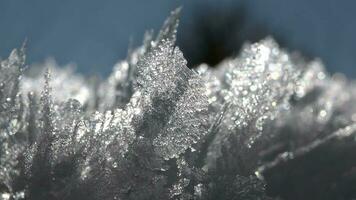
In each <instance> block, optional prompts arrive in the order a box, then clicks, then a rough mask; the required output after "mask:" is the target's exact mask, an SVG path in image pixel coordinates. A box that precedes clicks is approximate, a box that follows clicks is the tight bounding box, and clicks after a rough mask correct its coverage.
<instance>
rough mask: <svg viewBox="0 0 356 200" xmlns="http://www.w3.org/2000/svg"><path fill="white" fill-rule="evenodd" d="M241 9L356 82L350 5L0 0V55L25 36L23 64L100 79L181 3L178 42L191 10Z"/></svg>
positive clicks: (325, 0)
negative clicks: (67, 68) (51, 63)
mask: <svg viewBox="0 0 356 200" xmlns="http://www.w3.org/2000/svg"><path fill="white" fill-rule="evenodd" d="M240 4H241V5H242V4H243V5H244V13H245V14H244V16H245V18H246V19H247V21H248V23H249V24H259V25H261V26H263V28H264V29H265V30H267V33H268V34H271V35H272V36H276V38H277V40H278V38H280V40H282V43H283V45H284V46H285V47H287V48H288V49H290V50H299V51H301V52H302V53H304V54H305V55H307V56H310V57H320V58H321V59H322V60H323V61H324V63H325V64H326V66H327V68H328V70H329V71H330V72H332V73H333V72H343V73H346V74H347V76H349V77H356V56H355V52H356V37H355V36H356V20H355V19H356V12H355V6H356V1H351V0H350V1H336V0H334V1H332V0H313V1H312V0H298V1H291V0H290V1H288V0H269V1H265V0H252V1H239V0H234V1H232V0H230V1H229V0H215V1H213V0H181V1H178V0H177V1H175V0H100V1H99V0H0V57H2V58H4V57H6V56H8V54H9V52H10V51H11V49H13V48H15V47H19V46H20V45H21V43H22V42H23V41H24V39H25V38H27V39H28V51H27V54H28V63H29V64H31V63H36V62H42V61H43V60H45V58H47V57H54V58H55V59H56V60H57V61H58V63H59V64H66V63H69V62H74V63H76V64H77V66H78V67H77V69H78V71H79V72H82V73H86V74H92V73H99V74H102V75H106V74H108V73H109V72H110V71H111V67H112V66H113V64H114V63H115V62H116V61H118V60H120V59H123V58H125V56H126V53H127V47H128V45H129V41H130V38H132V41H133V44H134V45H139V44H140V43H141V40H142V36H143V34H144V32H145V30H148V29H154V30H155V31H157V30H158V29H159V28H160V26H161V24H162V23H163V21H164V19H165V18H166V17H167V16H168V15H169V13H170V11H171V10H173V9H175V8H176V7H178V6H181V5H182V6H183V12H182V20H181V26H180V28H179V30H178V31H179V35H178V39H180V37H181V35H184V34H185V37H184V40H189V37H188V39H187V37H186V35H189V31H191V26H192V25H194V23H193V21H194V20H193V18H194V16H196V14H197V12H200V13H203V14H206V15H209V12H211V11H212V10H214V9H215V8H216V9H220V10H223V9H225V8H226V9H230V10H231V8H235V7H236V6H237V7H238V6H239V5H240ZM203 5H204V6H203ZM206 5H210V9H206ZM236 12H238V10H237V11H236ZM192 23H193V24H192ZM183 33H184V34H183ZM247 34H248V33H247ZM191 39H192V40H194V38H191ZM179 41H181V40H179ZM181 42H182V41H181ZM184 42H185V44H186V43H187V42H189V41H183V43H184ZM179 44H180V43H179V42H178V45H179ZM183 46H184V44H183ZM187 50H189V49H187ZM183 52H184V48H183ZM184 53H185V52H184Z"/></svg>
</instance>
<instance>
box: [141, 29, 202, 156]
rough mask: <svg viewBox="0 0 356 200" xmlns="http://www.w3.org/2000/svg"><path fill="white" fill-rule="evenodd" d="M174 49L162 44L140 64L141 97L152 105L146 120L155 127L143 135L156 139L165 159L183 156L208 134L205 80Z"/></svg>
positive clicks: (163, 42) (145, 110) (153, 49)
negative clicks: (147, 99) (188, 66)
mask: <svg viewBox="0 0 356 200" xmlns="http://www.w3.org/2000/svg"><path fill="white" fill-rule="evenodd" d="M168 33H169V34H171V33H170V32H168ZM173 46H174V44H173V41H171V40H163V41H162V42H160V43H158V46H157V47H153V48H152V49H151V50H150V51H149V52H148V53H147V54H146V55H145V56H144V57H143V58H142V60H141V62H140V63H139V64H138V78H137V84H138V86H139V88H140V90H141V93H142V95H144V96H147V97H149V101H150V102H149V105H146V106H145V107H144V108H143V111H144V112H145V113H146V115H147V116H144V118H143V120H145V124H146V123H148V124H154V125H153V127H151V128H148V127H147V126H149V125H148V124H147V125H146V128H147V130H141V131H142V132H144V134H145V135H147V136H148V137H153V138H155V139H154V145H155V146H156V151H157V152H158V153H159V154H161V155H162V156H163V157H165V158H166V159H168V158H172V157H176V156H178V155H179V154H181V153H183V152H184V151H185V150H186V149H187V148H189V147H190V146H191V145H193V144H194V143H197V142H198V141H199V139H200V138H201V137H203V136H204V134H206V131H207V130H206V127H204V126H206V116H205V115H206V111H207V107H208V102H207V97H206V96H205V92H204V87H203V84H202V80H201V79H200V77H199V75H198V74H197V73H195V72H194V71H191V70H190V69H188V68H187V67H186V61H185V59H184V57H183V55H182V52H181V51H180V50H179V49H178V48H174V47H173ZM142 128H144V127H143V126H142Z"/></svg>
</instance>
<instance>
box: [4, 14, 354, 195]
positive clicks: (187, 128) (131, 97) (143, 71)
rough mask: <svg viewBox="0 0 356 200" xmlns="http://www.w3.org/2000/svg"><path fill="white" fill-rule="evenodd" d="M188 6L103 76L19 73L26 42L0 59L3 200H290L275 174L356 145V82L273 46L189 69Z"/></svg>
mask: <svg viewBox="0 0 356 200" xmlns="http://www.w3.org/2000/svg"><path fill="white" fill-rule="evenodd" d="M180 10H181V9H180V8H178V9H176V10H175V11H173V12H172V14H171V16H170V17H169V18H168V19H167V20H166V22H165V23H164V25H163V27H162V29H161V31H160V32H159V33H158V34H157V36H156V38H155V39H153V33H152V32H148V33H147V34H146V36H145V38H144V42H143V45H142V46H141V47H138V48H136V49H133V50H131V49H130V50H129V52H128V56H127V58H126V59H125V60H122V61H119V62H118V63H117V64H116V65H115V66H114V69H113V72H112V74H111V75H110V76H109V77H108V78H107V80H103V81H101V80H99V79H92V80H88V79H84V78H83V77H82V76H80V75H77V74H74V73H73V70H72V69H70V68H59V67H58V66H57V65H56V64H55V63H54V62H53V61H48V62H47V63H45V64H44V66H43V67H40V68H30V69H29V70H27V71H25V72H24V69H25V67H24V65H25V64H24V63H25V54H24V47H23V48H21V49H20V50H14V51H13V52H12V53H11V54H10V56H9V58H7V59H5V60H2V61H1V63H0V199H36V200H39V199H197V200H199V199H271V198H270V197H268V195H271V196H273V197H285V198H286V199H290V196H288V195H287V194H285V193H283V191H282V192H281V191H279V190H278V187H274V186H275V185H273V183H279V182H278V181H281V180H285V179H284V178H285V177H289V176H287V175H284V176H283V177H280V176H282V175H283V172H282V173H276V172H274V171H275V170H276V169H280V168H283V167H288V166H289V165H288V164H289V163H294V164H295V163H296V162H298V161H304V160H303V159H311V158H310V156H311V155H314V154H316V153H317V152H319V151H328V150H330V149H334V148H335V146H337V147H339V148H340V149H341V151H340V152H344V150H345V149H346V150H349V149H354V148H355V146H356V145H355V141H354V139H353V138H354V137H355V135H354V134H355V125H354V124H355V122H356V114H355V113H356V107H355V105H354V101H355V100H356V92H355V90H354V86H355V83H353V82H350V81H348V80H346V79H345V78H344V77H343V76H341V75H334V76H330V75H328V74H327V73H326V72H325V70H324V68H323V66H322V64H321V62H320V61H318V60H317V61H312V62H306V61H304V60H303V59H302V58H295V57H293V56H292V55H291V54H289V53H288V52H287V51H285V50H283V49H281V48H279V47H278V45H277V43H276V42H275V41H273V39H271V38H267V39H264V40H262V41H260V42H258V43H255V44H246V45H245V46H244V47H243V49H242V51H241V53H240V54H239V55H238V56H237V57H236V58H230V59H226V60H225V61H223V62H222V63H220V64H219V65H218V66H217V67H216V68H212V67H210V66H207V65H206V64H202V65H201V66H199V67H198V68H197V69H193V70H192V69H189V68H188V67H187V61H186V60H185V58H184V56H183V53H182V52H181V51H180V50H179V48H178V47H176V46H175V40H176V32H177V27H178V21H179V13H180ZM340 146H341V147H340ZM329 147H330V149H329ZM355 149H356V148H355ZM346 150H345V151H346ZM338 153H339V152H338V151H337V152H336V154H335V155H339V154H338ZM347 155H349V154H346V156H347ZM350 157H351V156H350ZM312 158H313V157H312ZM350 160H351V159H350ZM301 163H304V162H301ZM305 163H310V161H309V162H306V161H305ZM297 164H298V163H297ZM297 164H295V165H297ZM352 166H354V162H353V161H349V162H347V163H345V167H344V168H337V169H335V170H336V172H337V173H336V175H332V177H339V176H344V174H352V173H353V171H352V170H351V169H350V168H352ZM343 170H344V171H343ZM321 171H322V170H321ZM345 171H346V172H345ZM314 172H315V171H314ZM340 174H341V175H340ZM275 177H277V178H275ZM292 178H293V177H292ZM292 178H291V179H292ZM294 178H295V177H294ZM335 179H336V178H335ZM273 180H274V181H273ZM285 181H286V182H288V181H289V179H287V180H285ZM353 183H354V182H353ZM266 184H267V186H269V188H272V189H269V192H267V193H268V195H267V194H266ZM322 184H323V185H326V184H330V185H326V186H325V187H331V186H332V187H336V188H339V187H341V186H342V184H338V182H336V183H335V182H330V183H329V182H327V181H326V182H323V183H322ZM340 185H341V186H340ZM311 186H313V185H311ZM311 186H310V187H311ZM300 187H302V186H300ZM276 188H277V189H276ZM302 189H303V190H301V191H305V190H307V189H306V188H303V187H302ZM275 190H276V191H277V192H275V193H274V191H275ZM294 192H295V191H294ZM354 194H355V193H354V192H352V191H349V192H348V193H345V194H337V195H334V197H337V198H339V199H347V198H348V197H350V198H351V197H355V196H352V195H354ZM347 195H349V196H347ZM350 195H351V196H350ZM317 197H318V198H319V197H320V196H317Z"/></svg>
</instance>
